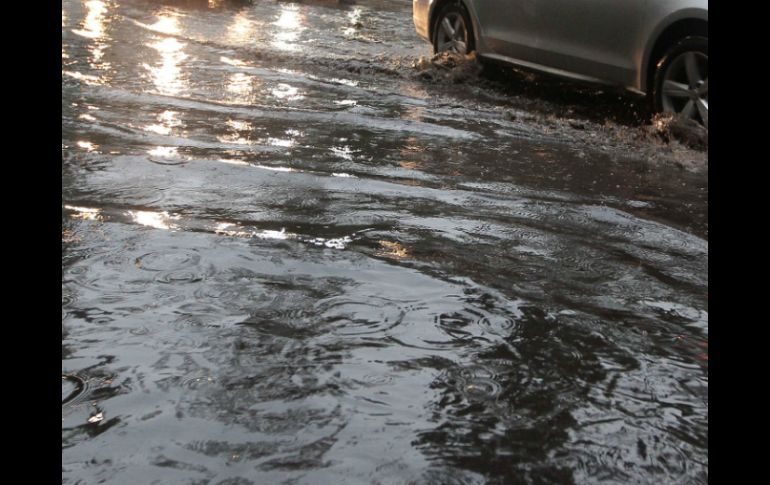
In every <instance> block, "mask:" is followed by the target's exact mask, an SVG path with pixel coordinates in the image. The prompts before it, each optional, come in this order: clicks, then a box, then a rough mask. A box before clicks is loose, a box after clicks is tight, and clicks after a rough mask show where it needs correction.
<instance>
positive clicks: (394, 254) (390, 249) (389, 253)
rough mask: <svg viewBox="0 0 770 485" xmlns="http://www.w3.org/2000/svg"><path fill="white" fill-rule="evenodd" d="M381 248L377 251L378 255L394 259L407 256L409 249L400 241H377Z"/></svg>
mask: <svg viewBox="0 0 770 485" xmlns="http://www.w3.org/2000/svg"><path fill="white" fill-rule="evenodd" d="M379 243H380V246H381V247H382V249H381V250H380V251H379V253H378V254H379V255H380V256H385V257H389V258H394V259H404V258H407V257H409V249H407V248H406V247H405V246H403V245H401V244H400V243H397V242H394V241H379Z"/></svg>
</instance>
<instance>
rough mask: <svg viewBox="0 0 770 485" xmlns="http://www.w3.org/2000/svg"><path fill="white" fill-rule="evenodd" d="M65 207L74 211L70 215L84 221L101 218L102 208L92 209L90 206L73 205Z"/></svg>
mask: <svg viewBox="0 0 770 485" xmlns="http://www.w3.org/2000/svg"><path fill="white" fill-rule="evenodd" d="M64 208H65V209H67V210H71V211H73V212H74V214H72V215H71V216H70V217H72V218H73V219H81V220H86V221H98V220H101V219H102V210H101V209H94V208H91V207H77V206H73V205H65V206H64Z"/></svg>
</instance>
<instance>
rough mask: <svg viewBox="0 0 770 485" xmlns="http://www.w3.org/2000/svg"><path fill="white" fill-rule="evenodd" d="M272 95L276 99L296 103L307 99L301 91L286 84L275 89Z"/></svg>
mask: <svg viewBox="0 0 770 485" xmlns="http://www.w3.org/2000/svg"><path fill="white" fill-rule="evenodd" d="M270 93H271V94H272V95H273V96H275V97H276V98H278V99H284V100H286V101H296V100H298V99H302V98H304V97H305V95H304V94H300V93H299V89H297V88H295V87H294V86H290V85H288V84H284V83H281V84H279V85H278V86H277V87H275V88H273V89H272V90H271V91H270Z"/></svg>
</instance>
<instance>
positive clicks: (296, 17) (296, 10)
mask: <svg viewBox="0 0 770 485" xmlns="http://www.w3.org/2000/svg"><path fill="white" fill-rule="evenodd" d="M273 25H275V26H276V27H277V28H278V31H277V32H276V33H275V35H274V38H273V40H272V41H271V43H270V44H271V45H272V46H273V47H275V48H276V49H279V50H282V51H296V50H299V49H300V46H299V45H297V44H296V42H297V39H299V35H300V33H302V31H304V30H305V29H306V28H307V27H306V26H305V22H304V19H303V16H302V14H301V12H300V7H299V6H297V5H291V4H289V5H285V4H282V5H281V13H280V15H279V16H278V19H277V20H276V21H275V22H273Z"/></svg>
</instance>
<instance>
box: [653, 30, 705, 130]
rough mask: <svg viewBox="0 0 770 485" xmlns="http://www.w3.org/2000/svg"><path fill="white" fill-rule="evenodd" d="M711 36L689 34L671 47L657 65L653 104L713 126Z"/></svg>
mask: <svg viewBox="0 0 770 485" xmlns="http://www.w3.org/2000/svg"><path fill="white" fill-rule="evenodd" d="M708 88H709V54H708V38H706V37H688V38H686V39H684V40H682V41H681V42H679V43H677V44H676V45H674V46H673V47H672V48H671V49H669V50H668V51H667V52H666V54H665V55H664V56H663V58H662V59H661V60H660V62H658V65H657V66H656V69H655V84H654V91H653V108H654V109H655V111H657V112H664V113H676V114H678V115H681V116H684V117H686V118H689V119H692V120H695V121H698V122H700V123H702V124H703V125H704V126H705V127H706V128H708V126H709V92H708Z"/></svg>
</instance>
